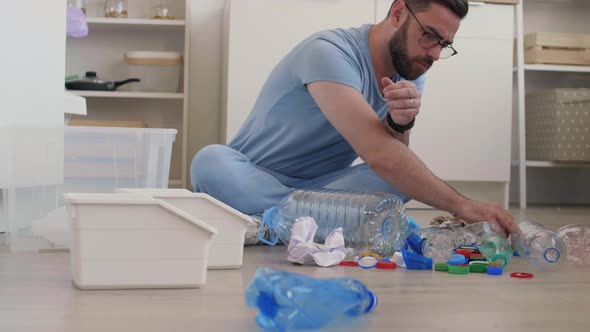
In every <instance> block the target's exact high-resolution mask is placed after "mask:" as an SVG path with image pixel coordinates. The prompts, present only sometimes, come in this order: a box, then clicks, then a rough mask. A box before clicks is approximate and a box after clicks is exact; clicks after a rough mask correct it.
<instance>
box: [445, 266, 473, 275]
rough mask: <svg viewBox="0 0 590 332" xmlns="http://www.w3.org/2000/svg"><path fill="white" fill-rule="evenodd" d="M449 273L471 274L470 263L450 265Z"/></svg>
mask: <svg viewBox="0 0 590 332" xmlns="http://www.w3.org/2000/svg"><path fill="white" fill-rule="evenodd" d="M449 273H451V274H469V266H468V265H450V266H449Z"/></svg>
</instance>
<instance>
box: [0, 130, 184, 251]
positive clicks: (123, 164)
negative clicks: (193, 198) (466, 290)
mask: <svg viewBox="0 0 590 332" xmlns="http://www.w3.org/2000/svg"><path fill="white" fill-rule="evenodd" d="M175 137H176V130H175V129H151V128H150V129H145V128H109V127H64V128H63V142H64V146H63V147H62V149H63V157H62V158H64V163H63V165H62V166H61V167H62V168H61V170H62V171H61V172H62V174H63V177H62V178H61V181H57V180H56V181H53V182H51V184H47V185H41V184H29V183H24V184H22V185H19V184H18V183H16V184H13V185H12V186H10V187H8V188H4V189H2V196H1V197H2V202H1V203H2V204H0V209H1V211H0V212H1V213H0V217H1V218H2V221H3V223H4V224H5V225H6V227H7V232H8V237H7V239H8V243H9V246H10V249H11V250H12V251H37V250H39V249H53V248H63V247H67V246H66V243H60V242H63V241H62V240H63V239H64V238H66V239H67V238H68V235H67V234H65V233H64V232H67V227H66V221H67V215H66V213H65V209H64V208H63V206H64V202H63V194H64V193H74V192H79V193H80V192H82V193H84V192H85V193H97V192H103V193H108V192H115V191H116V189H117V188H129V187H131V188H167V187H168V178H169V173H170V161H171V155H172V144H173V142H174V140H175ZM47 153H48V154H49V153H51V151H49V150H48V151H47ZM49 159H51V158H49ZM48 167H52V165H50V164H39V165H36V166H34V167H31V170H30V172H31V176H32V177H34V175H35V174H34V173H35V172H36V171H39V172H40V173H41V172H44V171H45V170H46V169H47V168H48ZM64 234H65V235H64Z"/></svg>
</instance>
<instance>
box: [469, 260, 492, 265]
mask: <svg viewBox="0 0 590 332" xmlns="http://www.w3.org/2000/svg"><path fill="white" fill-rule="evenodd" d="M488 264H489V263H488V262H487V261H471V262H469V265H485V266H488Z"/></svg>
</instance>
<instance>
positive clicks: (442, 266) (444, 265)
mask: <svg viewBox="0 0 590 332" xmlns="http://www.w3.org/2000/svg"><path fill="white" fill-rule="evenodd" d="M434 270H435V271H444V272H446V271H448V270H449V264H447V263H436V264H434Z"/></svg>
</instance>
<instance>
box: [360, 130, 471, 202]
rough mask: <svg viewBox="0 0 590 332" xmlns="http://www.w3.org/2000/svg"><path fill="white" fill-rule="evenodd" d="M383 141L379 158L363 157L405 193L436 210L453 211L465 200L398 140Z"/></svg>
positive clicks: (377, 171)
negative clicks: (368, 158) (367, 158)
mask: <svg viewBox="0 0 590 332" xmlns="http://www.w3.org/2000/svg"><path fill="white" fill-rule="evenodd" d="M398 141H399V142H397V141H395V140H389V141H387V142H384V143H385V144H384V146H383V147H382V149H381V152H379V153H378V154H379V155H380V157H377V158H371V159H370V160H367V162H368V163H369V166H370V167H371V168H372V169H373V170H374V171H375V173H377V174H378V175H379V176H381V177H382V178H383V179H385V180H386V181H387V182H388V183H390V184H391V185H392V186H394V187H395V188H396V189H398V190H399V191H401V192H402V193H404V194H406V195H407V196H409V197H411V198H413V199H415V200H418V201H420V202H422V203H425V204H428V205H430V206H433V207H435V208H438V209H443V210H446V211H449V212H456V210H457V209H458V206H459V205H460V204H461V202H462V201H464V200H465V197H463V196H462V195H461V194H459V193H458V192H457V191H456V190H455V189H453V188H452V187H451V186H449V185H448V184H447V183H446V182H444V181H443V180H441V179H439V178H438V177H437V176H435V175H434V174H433V173H432V172H431V171H430V170H429V169H428V167H426V165H425V164H424V163H423V162H422V161H421V160H420V159H419V158H418V157H417V156H416V155H415V154H414V153H413V152H412V151H410V149H408V148H407V147H406V146H402V145H401V144H400V142H402V141H401V140H398Z"/></svg>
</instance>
